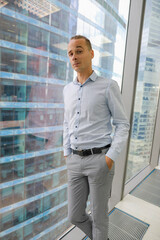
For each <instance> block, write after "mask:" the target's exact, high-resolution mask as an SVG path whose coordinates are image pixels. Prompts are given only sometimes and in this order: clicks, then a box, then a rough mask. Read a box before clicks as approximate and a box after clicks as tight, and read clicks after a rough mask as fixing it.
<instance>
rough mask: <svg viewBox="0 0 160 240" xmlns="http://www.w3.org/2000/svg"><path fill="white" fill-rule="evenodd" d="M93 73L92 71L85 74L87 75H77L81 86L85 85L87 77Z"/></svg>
mask: <svg viewBox="0 0 160 240" xmlns="http://www.w3.org/2000/svg"><path fill="white" fill-rule="evenodd" d="M92 73H93V70H92V69H91V71H89V72H87V73H79V72H78V73H77V80H78V82H80V83H81V84H83V83H85V81H86V80H87V79H88V78H89V76H90V75H91V74H92Z"/></svg>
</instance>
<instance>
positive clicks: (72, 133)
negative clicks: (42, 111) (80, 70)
mask: <svg viewBox="0 0 160 240" xmlns="http://www.w3.org/2000/svg"><path fill="white" fill-rule="evenodd" d="M63 94H64V108H65V111H64V133H63V146H64V156H67V155H69V154H70V153H71V151H72V149H75V150H82V149H91V148H94V147H103V146H105V145H107V144H109V143H111V147H110V148H109V150H108V152H107V153H106V155H107V156H108V157H109V158H111V159H112V160H113V161H115V160H116V159H117V158H118V156H119V154H120V152H121V151H122V148H123V147H124V144H125V142H126V140H127V137H128V131H129V126H130V125H129V122H128V119H127V117H126V113H125V110H124V106H123V103H122V97H121V93H120V90H119V87H118V84H117V82H116V81H114V80H109V79H106V78H103V77H99V76H97V74H96V73H95V72H93V73H92V74H91V76H90V77H89V78H88V79H87V80H86V82H85V83H84V84H81V83H79V82H78V81H77V78H76V79H75V80H74V81H73V82H71V83H69V84H67V85H66V86H65V87H64V91H63ZM112 124H113V125H114V126H115V131H114V135H113V137H111V133H112V129H113V126H112Z"/></svg>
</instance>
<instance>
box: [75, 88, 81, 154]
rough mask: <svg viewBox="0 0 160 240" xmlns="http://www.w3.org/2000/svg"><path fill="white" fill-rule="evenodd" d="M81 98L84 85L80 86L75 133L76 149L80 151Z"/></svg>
mask: <svg viewBox="0 0 160 240" xmlns="http://www.w3.org/2000/svg"><path fill="white" fill-rule="evenodd" d="M81 96H82V85H80V86H79V90H78V98H77V108H76V120H75V132H74V137H75V149H78V146H77V143H78V126H79V118H80V107H81Z"/></svg>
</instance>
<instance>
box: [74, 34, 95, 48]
mask: <svg viewBox="0 0 160 240" xmlns="http://www.w3.org/2000/svg"><path fill="white" fill-rule="evenodd" d="M81 38H82V39H84V40H85V41H86V45H87V47H88V49H89V50H92V44H91V42H90V40H89V39H88V38H87V37H85V36H83V35H75V36H73V37H71V39H70V40H72V39H81Z"/></svg>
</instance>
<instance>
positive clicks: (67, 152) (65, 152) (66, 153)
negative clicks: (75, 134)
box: [63, 148, 72, 157]
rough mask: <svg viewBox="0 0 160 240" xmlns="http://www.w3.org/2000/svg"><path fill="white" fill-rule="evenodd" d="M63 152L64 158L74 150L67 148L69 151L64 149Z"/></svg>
mask: <svg viewBox="0 0 160 240" xmlns="http://www.w3.org/2000/svg"><path fill="white" fill-rule="evenodd" d="M63 152H64V156H65V157H66V156H68V155H70V154H71V153H72V150H71V148H67V149H65V148H64V150H63Z"/></svg>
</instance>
